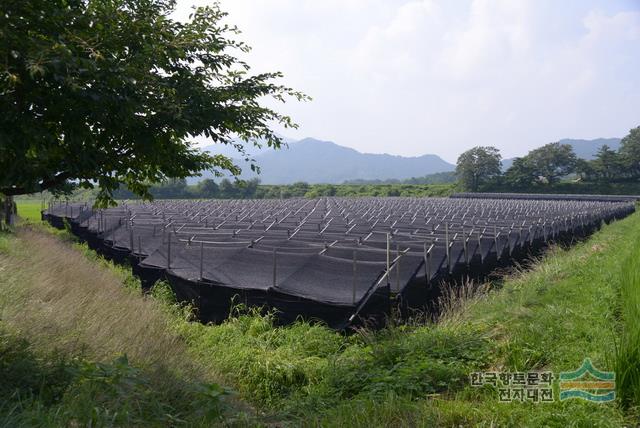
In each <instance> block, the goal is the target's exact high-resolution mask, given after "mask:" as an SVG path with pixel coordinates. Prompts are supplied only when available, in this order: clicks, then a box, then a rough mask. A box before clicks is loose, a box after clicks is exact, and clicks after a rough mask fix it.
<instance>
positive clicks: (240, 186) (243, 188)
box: [236, 177, 260, 199]
mask: <svg viewBox="0 0 640 428" xmlns="http://www.w3.org/2000/svg"><path fill="white" fill-rule="evenodd" d="M258 185H260V179H259V178H257V177H256V178H252V179H251V180H246V181H240V182H238V183H237V184H236V188H237V193H236V194H237V195H238V196H239V197H241V198H244V199H251V198H254V197H255V196H256V191H257V190H258Z"/></svg>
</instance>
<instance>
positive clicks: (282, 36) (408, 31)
mask: <svg viewBox="0 0 640 428" xmlns="http://www.w3.org/2000/svg"><path fill="white" fill-rule="evenodd" d="M190 3H191V2H190V1H189V0H180V1H179V8H180V13H184V12H182V11H184V10H188V5H189V4H190ZM202 3H203V2H201V3H200V4H202ZM221 5H222V8H223V9H224V10H227V11H228V12H229V13H230V16H229V21H230V22H232V23H234V24H237V25H238V26H239V27H240V28H241V29H242V30H243V31H244V33H243V35H242V38H243V40H245V41H246V42H247V43H248V44H250V45H252V46H253V48H254V49H253V51H252V52H251V54H250V55H249V58H247V60H248V62H249V63H250V64H252V65H253V66H254V69H255V70H256V71H266V70H280V71H283V72H284V73H285V83H287V84H289V85H291V86H294V87H296V88H297V89H300V90H303V91H305V92H307V93H309V95H311V96H313V97H314V101H313V102H311V103H303V104H299V103H295V102H291V103H288V104H286V105H285V106H281V105H277V107H278V108H280V109H281V110H282V111H283V112H284V113H288V114H291V115H292V116H293V117H294V119H296V120H297V121H298V122H299V123H300V125H301V127H300V130H298V131H295V132H288V134H289V135H291V136H293V137H304V136H313V137H316V138H321V139H331V140H333V141H335V142H337V143H339V144H342V145H347V146H350V147H353V148H356V149H358V150H361V151H366V152H389V153H396V154H404V155H418V154H423V153H437V154H440V155H442V156H443V157H445V158H446V159H448V160H450V161H454V160H455V158H456V156H457V155H458V154H459V153H460V152H461V151H463V150H465V149H468V148H470V147H472V146H474V145H477V144H492V145H496V146H498V147H499V148H501V149H502V150H503V154H504V155H505V156H513V155H520V154H522V153H524V152H526V151H527V150H529V149H531V148H533V147H536V146H539V145H541V144H544V143H546V142H549V141H553V140H557V139H560V138H564V137H575V138H595V137H599V136H622V135H624V134H625V133H626V132H627V131H628V129H629V128H631V127H633V126H638V125H640V119H639V118H638V116H637V111H640V93H639V91H640V89H639V87H640V77H639V75H640V73H638V70H640V43H638V42H639V41H640V7H638V4H637V3H635V4H634V3H624V2H619V3H611V2H604V1H602V2H599V1H596V0H593V1H591V0H590V1H575V2H556V1H552V0H544V1H543V0H520V1H512V0H491V1H489V0H474V1H462V0H461V1H455V2H453V1H452V2H440V1H435V0H411V1H409V0H223V1H222V2H221Z"/></svg>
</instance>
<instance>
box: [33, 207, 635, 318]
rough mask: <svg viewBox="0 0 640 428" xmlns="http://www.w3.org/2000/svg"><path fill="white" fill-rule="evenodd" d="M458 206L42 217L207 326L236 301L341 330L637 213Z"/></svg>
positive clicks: (420, 304) (82, 210) (425, 301)
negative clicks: (162, 284) (162, 283)
mask: <svg viewBox="0 0 640 428" xmlns="http://www.w3.org/2000/svg"><path fill="white" fill-rule="evenodd" d="M459 196H460V195H457V197H455V198H358V199H356V198H351V199H350V198H321V199H289V200H199V201H176V200H172V201H156V202H153V203H142V202H135V201H133V202H132V201H126V202H123V203H121V204H120V205H119V206H118V207H115V208H109V209H104V210H94V209H92V208H91V207H90V206H88V205H85V204H67V203H55V204H50V206H49V207H48V209H47V210H46V211H44V212H43V218H45V219H47V220H48V221H49V222H50V223H51V224H53V225H55V226H57V227H63V226H64V225H65V224H69V225H70V226H71V230H72V231H73V232H74V233H76V234H77V235H78V236H79V237H80V238H81V239H84V240H86V241H87V242H88V244H89V246H90V247H91V248H94V249H96V250H98V251H99V252H101V253H102V254H104V255H105V256H106V257H108V258H110V259H113V260H115V261H118V262H127V263H130V264H131V265H132V266H133V269H134V272H135V273H136V274H137V275H138V276H140V277H141V279H142V282H143V285H144V287H145V288H148V287H151V286H152V285H153V283H155V281H157V280H158V279H166V280H167V281H168V282H169V284H170V285H171V287H172V288H173V290H174V292H175V294H176V296H177V297H178V299H180V300H181V301H187V302H190V303H192V304H193V305H194V307H195V308H196V309H197V312H198V315H199V317H200V318H201V319H202V320H203V321H205V322H219V321H221V320H223V319H225V318H226V317H227V316H228V315H229V313H230V310H231V308H232V305H233V304H237V303H243V304H246V305H250V306H264V307H265V308H267V309H272V310H275V311H277V313H278V317H279V320H281V321H282V322H290V321H293V320H295V319H297V318H299V317H302V318H306V319H318V320H321V321H324V322H326V323H327V324H328V325H330V326H332V327H334V328H338V329H343V328H347V327H349V326H354V325H361V324H372V325H378V324H381V323H383V322H384V319H385V317H386V316H387V315H388V314H389V311H390V308H391V307H392V306H393V305H398V306H399V307H400V308H401V309H403V310H409V309H422V310H424V309H427V310H432V309H433V302H434V300H435V299H436V298H437V296H438V294H439V290H440V288H439V287H440V284H441V283H442V282H443V281H447V282H452V281H455V280H458V279H461V278H465V277H481V276H482V275H485V274H487V273H488V272H490V271H491V270H492V269H494V268H496V267H498V266H502V265H505V264H508V263H512V262H514V261H516V260H520V259H523V258H526V257H528V256H529V255H530V254H531V253H535V252H536V251H538V250H539V249H541V248H544V247H545V246H546V245H547V244H548V243H549V242H558V241H565V242H571V241H572V240H574V239H577V238H580V237H583V236H587V235H588V234H590V233H592V232H593V231H594V230H596V229H597V228H598V227H599V226H600V224H601V223H602V222H608V221H611V220H614V219H619V218H622V217H624V216H626V215H628V214H630V213H632V212H633V211H634V209H635V205H634V203H633V202H632V201H631V200H629V199H626V198H622V199H620V198H618V199H616V198H611V199H608V198H606V197H598V198H589V197H585V198H583V199H579V198H578V197H576V195H566V196H565V197H562V195H560V196H558V195H553V196H552V197H549V198H547V199H543V198H541V197H540V196H539V195H534V196H533V197H532V198H526V197H525V196H523V195H511V197H509V196H510V195H502V196H500V197H499V198H498V197H491V198H486V197H485V198H480V197H476V196H474V197H459ZM490 196H491V195H490Z"/></svg>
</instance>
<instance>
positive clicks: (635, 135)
mask: <svg viewBox="0 0 640 428" xmlns="http://www.w3.org/2000/svg"><path fill="white" fill-rule="evenodd" d="M619 153H620V157H621V161H622V163H623V165H624V167H625V170H626V171H627V173H628V175H629V177H630V178H633V179H637V178H640V126H639V127H637V128H633V129H632V130H630V131H629V134H628V135H627V136H626V137H624V138H623V139H622V141H621V142H620V151H619Z"/></svg>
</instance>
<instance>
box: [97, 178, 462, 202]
mask: <svg viewBox="0 0 640 428" xmlns="http://www.w3.org/2000/svg"><path fill="white" fill-rule="evenodd" d="M454 190H455V187H454V185H453V184H451V183H449V184H432V185H427V184H309V183H306V182H303V181H300V182H297V183H293V184H280V185H276V184H260V179H258V178H254V179H251V180H229V179H226V178H225V179H222V180H221V181H220V182H216V181H214V180H212V179H210V178H207V179H204V180H201V181H200V182H198V183H197V184H188V183H187V181H186V180H185V179H172V180H167V181H165V182H163V183H157V184H153V185H151V186H150V187H149V193H150V194H151V196H152V197H153V198H155V199H287V198H317V197H322V196H342V197H352V196H380V197H383V196H413V197H424V196H448V195H450V194H451V193H453V192H454ZM86 196H87V195H85V197H86ZM91 196H92V195H89V197H91ZM113 196H114V198H116V199H138V198H140V196H138V195H137V194H136V193H135V192H133V191H131V190H129V189H128V188H126V187H122V188H120V189H118V190H116V191H114V194H113Z"/></svg>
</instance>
